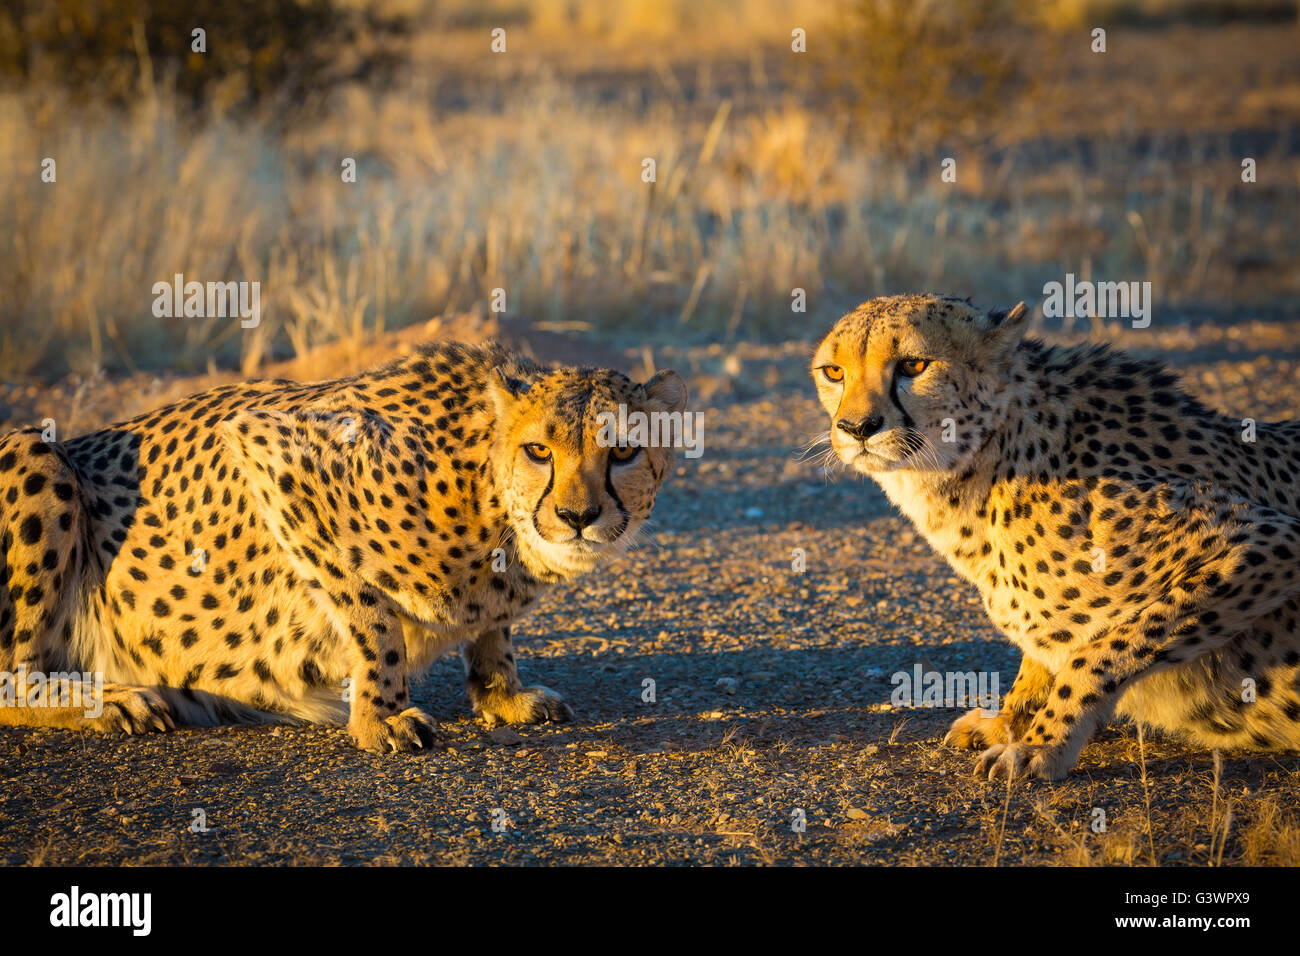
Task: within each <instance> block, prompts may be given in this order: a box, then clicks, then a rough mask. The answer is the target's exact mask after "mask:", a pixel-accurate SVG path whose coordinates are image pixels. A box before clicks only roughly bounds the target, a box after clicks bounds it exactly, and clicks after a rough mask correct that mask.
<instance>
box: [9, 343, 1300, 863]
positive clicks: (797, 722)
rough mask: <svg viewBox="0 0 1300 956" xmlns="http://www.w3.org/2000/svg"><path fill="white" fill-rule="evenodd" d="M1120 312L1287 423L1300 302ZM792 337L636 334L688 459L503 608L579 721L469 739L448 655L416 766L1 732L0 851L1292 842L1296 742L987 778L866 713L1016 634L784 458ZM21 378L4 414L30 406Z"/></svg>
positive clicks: (440, 667) (895, 526) (924, 734)
mask: <svg viewBox="0 0 1300 956" xmlns="http://www.w3.org/2000/svg"><path fill="white" fill-rule="evenodd" d="M1243 329H1245V330H1246V331H1245V332H1244V333H1242V330H1243ZM1252 329H1253V331H1251V330H1252ZM1237 333H1242V334H1237ZM1138 334H1139V333H1128V337H1127V338H1126V337H1125V336H1120V341H1121V342H1122V343H1123V344H1127V345H1130V346H1133V347H1136V348H1140V349H1141V350H1142V351H1144V352H1146V353H1148V354H1164V355H1165V356H1166V357H1168V358H1170V359H1171V360H1172V361H1173V362H1174V363H1175V364H1176V365H1178V366H1179V368H1180V369H1181V371H1182V372H1183V373H1184V375H1185V376H1186V379H1187V381H1188V382H1189V383H1190V384H1191V386H1192V387H1193V388H1194V389H1195V390H1196V391H1197V392H1198V393H1199V394H1201V395H1202V397H1203V398H1205V399H1206V400H1208V401H1210V402H1212V403H1214V404H1216V405H1218V406H1219V407H1220V408H1223V409H1224V410H1227V411H1231V412H1232V413H1233V414H1241V415H1243V416H1251V417H1255V418H1260V419H1268V418H1279V417H1297V416H1300V380H1298V379H1300V375H1298V374H1297V367H1298V366H1297V360H1298V358H1300V352H1298V351H1297V343H1300V323H1294V322H1293V323H1287V322H1281V323H1267V324H1262V323H1261V324H1258V325H1256V326H1251V325H1249V324H1246V325H1241V324H1238V325H1235V326H1232V327H1230V328H1229V329H1226V330H1225V327H1224V326H1223V325H1221V324H1218V323H1215V322H1212V321H1211V322H1206V323H1203V324H1198V325H1196V326H1195V327H1191V328H1185V329H1182V330H1179V331H1176V332H1166V333H1156V332H1154V331H1148V332H1147V333H1143V335H1144V337H1143V338H1140V339H1134V338H1132V337H1133V336H1137V335H1138ZM629 354H630V355H631V356H635V357H636V358H638V359H639V358H640V356H641V352H640V350H637V352H635V353H629ZM808 354H809V345H808V344H807V343H806V342H791V343H786V344H781V345H758V344H753V343H744V344H738V345H734V346H728V347H725V348H723V347H719V346H714V347H707V348H695V349H679V350H673V349H666V348H665V349H661V350H659V351H657V352H656V353H655V354H654V360H655V361H656V363H657V364H658V365H659V366H660V367H664V366H667V365H673V366H675V367H677V368H678V369H679V370H682V371H683V372H684V373H685V374H686V375H687V377H688V380H689V381H690V382H691V385H692V389H693V392H694V393H695V394H696V395H697V396H699V400H698V402H697V405H696V407H698V408H702V410H703V411H704V413H705V419H704V422H705V442H706V445H705V448H706V451H705V454H704V456H703V457H702V458H700V459H696V460H686V459H682V458H679V466H678V468H677V473H676V475H675V476H674V477H673V479H672V481H671V483H670V485H669V486H668V487H667V488H666V489H665V492H664V494H663V496H662V498H661V502H660V505H659V506H658V509H657V512H656V518H655V522H654V542H653V543H650V544H647V545H646V546H644V547H642V548H641V550H639V551H637V552H635V553H634V554H631V555H629V556H628V557H626V558H625V559H624V560H623V561H622V562H621V563H620V564H618V565H617V566H614V567H612V568H610V569H608V570H607V571H606V572H605V573H602V574H600V575H597V576H593V577H590V578H588V579H585V580H583V581H580V582H577V583H575V584H573V585H571V586H568V587H564V588H561V589H558V590H556V591H554V592H553V593H552V594H550V595H549V596H548V597H547V598H546V599H544V600H543V602H542V604H541V606H540V608H539V609H538V611H537V612H536V613H534V614H533V615H532V616H531V617H529V618H527V619H526V620H525V621H524V622H522V624H521V625H520V626H519V627H518V628H517V630H516V637H517V646H518V649H519V654H520V668H521V671H522V674H523V676H524V679H525V680H526V681H528V682H539V683H544V684H547V685H549V686H552V687H555V688H557V689H561V690H562V691H564V692H565V693H566V695H567V696H568V699H569V700H570V702H571V703H572V705H573V707H574V710H575V711H576V713H577V719H576V721H575V722H574V723H572V724H568V725H547V726H540V727H526V728H517V729H499V730H496V731H487V730H486V729H485V728H484V727H483V726H482V725H480V724H478V723H477V722H475V721H474V720H473V719H472V717H471V715H470V713H469V708H468V704H467V702H466V701H465V699H464V696H463V692H462V690H461V686H460V679H461V675H460V664H459V661H458V660H457V659H454V658H448V659H444V660H442V661H440V662H439V663H438V664H437V665H436V666H435V667H434V669H433V671H432V673H431V674H430V675H429V677H428V679H427V680H426V681H424V682H423V683H422V684H420V685H418V686H417V687H416V688H415V690H414V697H415V699H416V701H417V702H420V703H422V704H423V705H424V706H425V707H426V709H428V710H429V711H430V712H431V713H432V714H434V715H435V716H436V717H438V718H439V719H441V720H442V721H443V722H444V732H445V744H446V746H445V749H439V750H437V751H436V752H433V753H431V754H429V755H427V756H421V757H409V756H386V757H379V756H374V755H370V754H366V753H361V752H358V751H356V750H355V749H353V748H352V746H351V744H350V743H349V741H348V739H347V737H346V735H345V733H344V732H342V731H340V730H329V729H322V728H288V727H285V728H266V727H262V728H243V727H223V728H217V729H203V730H180V731H178V732H176V733H173V734H168V735H165V736H149V737H143V738H121V737H104V736H94V735H79V734H71V733H67V732H61V731H32V730H24V729H6V730H0V862H3V863H8V864H24V863H29V864H30V863H40V864H148V863H163V864H189V863H216V864H232V863H233V864H272V863H293V864H358V863H440V864H476V865H477V864H502V863H505V864H518V863H524V864H529V863H531V864H539V863H546V864H552V863H602V864H633V865H636V864H759V863H781V864H897V863H915V864H980V865H985V864H990V863H1000V864H1001V863H1005V864H1038V863H1107V862H1110V863H1150V862H1152V861H1153V860H1154V861H1156V862H1159V863H1162V864H1175V865H1179V864H1183V865H1186V864H1205V863H1209V862H1213V861H1215V860H1216V858H1218V857H1219V856H1220V854H1221V855H1222V861H1223V862H1225V863H1229V862H1248V863H1287V862H1289V863H1297V862H1300V829H1298V828H1297V811H1298V810H1300V786H1297V784H1298V783H1300V758H1297V755H1295V754H1275V755H1264V756H1259V755H1256V756H1249V755H1234V754H1225V755H1224V756H1223V761H1222V764H1221V768H1220V769H1219V771H1218V773H1217V777H1216V765H1215V760H1214V758H1213V756H1212V755H1211V754H1208V753H1204V752H1199V751H1195V750H1191V749H1188V748H1185V747H1182V746H1180V745H1179V744H1177V743H1176V742H1174V741H1171V740H1167V739H1163V738H1147V739H1146V740H1145V741H1142V742H1140V741H1139V739H1138V735H1137V732H1136V730H1135V728H1133V727H1131V726H1120V725H1116V726H1113V727H1111V728H1110V729H1109V730H1107V731H1105V732H1104V733H1102V734H1101V735H1100V737H1099V738H1098V739H1097V740H1096V741H1095V742H1094V743H1092V744H1090V745H1089V746H1088V748H1087V749H1085V751H1084V754H1083V758H1082V760H1081V763H1080V765H1079V768H1078V769H1077V770H1076V772H1075V773H1074V775H1073V776H1072V777H1071V778H1070V779H1069V780H1068V781H1066V782H1064V783H1062V784H1057V785H1047V784H1043V783H1028V784H1025V785H1024V786H1023V787H1020V788H1018V789H1016V790H1015V791H1014V792H1008V791H1007V790H1006V788H1005V787H1004V786H1002V785H993V784H988V783H984V782H980V781H976V780H975V779H973V777H972V776H971V768H972V764H973V754H972V753H969V752H958V751H953V750H949V749H946V748H944V747H943V746H941V743H940V741H941V739H942V736H943V733H944V732H945V730H946V728H947V725H948V723H949V722H950V721H951V720H952V718H953V717H954V716H955V715H956V713H958V711H955V710H949V709H942V708H934V709H916V710H913V709H901V708H894V707H892V706H891V705H890V703H889V699H890V693H891V690H892V685H891V682H890V675H892V674H893V673H894V672H895V671H908V672H910V671H911V670H912V668H913V667H915V666H916V665H917V664H920V665H921V666H923V667H924V668H925V669H927V670H939V671H967V670H984V671H996V672H997V673H998V674H999V676H1000V686H1001V689H1002V691H1003V692H1004V693H1005V691H1006V690H1007V689H1008V688H1009V687H1010V684H1011V680H1012V678H1013V676H1014V674H1015V669H1016V666H1017V654H1016V652H1015V651H1014V649H1012V648H1011V647H1010V645H1008V644H1007V643H1006V642H1004V641H1002V640H1001V639H1000V638H999V637H998V635H997V634H996V632H995V631H994V630H993V628H992V627H991V626H990V625H989V624H988V622H987V621H986V619H985V617H984V615H983V613H982V611H981V609H980V607H979V602H978V599H977V596H976V594H975V592H974V591H973V589H971V588H970V587H969V586H967V585H965V584H962V583H961V582H959V581H958V580H957V578H956V577H955V576H954V575H953V574H952V573H951V571H950V570H949V568H948V567H947V565H946V564H945V563H944V562H943V561H942V560H941V559H939V558H938V557H936V556H935V555H934V554H933V553H932V552H931V551H930V550H929V548H928V546H927V545H926V544H925V543H924V541H922V540H920V539H919V537H918V536H917V535H916V534H915V533H914V532H913V531H912V529H911V527H910V525H909V524H908V523H907V522H906V521H905V520H903V519H901V518H900V517H899V516H898V515H897V514H896V513H895V512H894V511H893V510H892V508H891V507H890V506H889V504H888V502H887V501H886V500H885V498H884V496H883V495H882V494H881V493H880V491H879V490H878V489H877V488H876V487H875V485H873V484H871V483H869V482H866V481H863V480H861V479H857V478H851V477H847V476H839V477H837V478H832V477H828V476H826V475H825V474H824V473H823V472H822V471H821V470H820V469H819V467H818V466H817V464H816V463H814V462H810V461H803V462H801V461H799V460H798V459H799V457H800V450H801V449H802V448H803V447H804V445H805V444H806V443H807V442H808V440H809V439H810V438H812V437H813V436H814V435H815V434H816V433H817V431H818V430H819V429H820V428H823V427H824V420H823V418H824V416H823V415H822V413H821V412H820V410H819V409H818V408H817V407H816V405H815V403H814V400H813V398H812V395H811V386H810V384H809V382H808V380H807V373H806V371H805V366H806V360H807V356H808ZM73 391H75V389H73V388H72V387H69V389H67V390H65V391H60V390H58V389H55V390H54V391H53V392H50V391H48V390H47V391H45V392H43V393H42V397H41V401H42V402H44V403H45V404H46V405H49V404H50V403H51V402H53V403H54V404H58V403H59V402H62V401H70V400H71V399H70V396H71V394H72V393H73ZM128 391H129V388H128V389H126V391H123V392H119V393H114V394H115V395H116V396H117V397H116V398H115V399H114V402H116V403H117V404H118V405H119V406H121V407H125V406H126V405H127V404H129V401H128V397H127V396H126V392H128ZM33 395H34V392H31V391H29V390H24V389H21V388H18V387H16V386H15V387H12V388H11V389H10V391H9V393H8V395H7V396H2V397H3V402H0V407H6V408H7V409H8V411H9V415H10V417H11V419H12V422H13V423H16V422H19V421H22V420H24V419H25V418H26V417H29V416H30V415H32V414H33V412H34V411H35V410H36V406H35V404H33V403H34V402H35V398H34V397H33ZM51 396H52V397H51ZM112 404H113V403H112V402H110V405H112ZM111 411H112V409H111V408H107V409H100V410H99V411H98V412H97V413H96V414H97V415H100V416H103V415H108V414H109V413H110V412H111ZM87 427H89V426H87ZM795 549H803V553H804V556H805V560H806V568H805V570H804V571H803V573H797V572H795V571H794V570H793V569H792V562H793V560H794V555H795ZM647 680H650V681H653V682H654V684H653V688H654V700H653V701H647V700H646V699H645V696H647V684H646V681H647ZM1144 766H1145V773H1144V771H1143V767H1144ZM198 811H202V814H198ZM1099 814H1101V815H1104V816H1103V817H1101V818H1102V819H1104V820H1105V828H1104V831H1103V832H1094V828H1095V827H1096V824H1097V821H1098V820H1099ZM199 816H202V817H203V818H205V820H206V831H201V828H199V827H198V826H197V825H196V819H197V818H198V817H199ZM800 819H802V820H804V821H806V826H805V827H803V828H800V827H798V826H796V825H795V824H796V821H797V820H800ZM800 829H802V832H800ZM196 831H201V832H196ZM1225 833H1226V838H1225V836H1224V834H1225Z"/></svg>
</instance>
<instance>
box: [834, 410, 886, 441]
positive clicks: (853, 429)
mask: <svg viewBox="0 0 1300 956" xmlns="http://www.w3.org/2000/svg"><path fill="white" fill-rule="evenodd" d="M883 424H885V420H884V418H882V417H881V416H879V415H875V416H871V417H868V418H863V419H860V420H858V421H856V422H849V421H845V420H844V419H842V418H841V419H840V420H839V421H838V422H836V423H835V427H836V428H838V429H839V430H840V431H842V432H844V433H845V434H847V435H851V436H852V437H854V438H856V439H857V440H858V441H862V440H863V439H866V438H870V437H871V436H872V435H874V434H875V433H876V432H878V431H880V426H881V425H883Z"/></svg>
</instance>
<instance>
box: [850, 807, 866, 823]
mask: <svg viewBox="0 0 1300 956" xmlns="http://www.w3.org/2000/svg"><path fill="white" fill-rule="evenodd" d="M847 815H848V818H849V819H850V820H865V819H866V818H867V811H865V810H859V809H858V808H857V807H849V809H848V813H847Z"/></svg>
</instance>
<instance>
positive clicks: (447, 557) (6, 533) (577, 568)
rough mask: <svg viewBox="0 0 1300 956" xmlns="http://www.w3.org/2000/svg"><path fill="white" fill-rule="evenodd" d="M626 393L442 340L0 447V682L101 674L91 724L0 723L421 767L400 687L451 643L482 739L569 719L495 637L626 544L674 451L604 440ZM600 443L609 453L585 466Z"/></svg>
mask: <svg viewBox="0 0 1300 956" xmlns="http://www.w3.org/2000/svg"><path fill="white" fill-rule="evenodd" d="M685 404H686V389H685V386H684V384H683V383H682V380H681V378H680V377H679V376H678V375H677V374H676V373H674V372H671V371H665V372H660V373H659V374H657V375H655V376H654V377H652V378H651V379H650V380H649V381H647V382H644V383H637V382H633V381H632V380H630V379H628V378H627V377H625V376H624V375H622V374H620V373H618V372H614V371H608V370H601V369H593V368H546V367H543V366H541V365H538V364H535V363H533V362H531V361H529V360H527V359H525V358H522V357H521V356H518V355H514V354H512V353H510V352H508V351H507V350H505V349H504V348H502V347H500V346H498V345H495V344H490V345H485V346H465V345H460V344H455V343H445V344H439V345H434V346H430V347H426V348H424V349H421V350H418V351H417V352H416V353H415V354H413V355H411V356H409V357H407V358H404V359H401V360H399V361H397V362H395V363H393V364H391V365H389V366H387V367H385V368H382V369H378V370H375V371H372V372H369V373H366V374H362V375H358V376H355V377H352V378H344V379H337V380H334V381H327V382H319V383H312V384H298V383H294V382H286V381H275V382H248V383H244V384H239V385H226V386H222V387H219V388H215V389H212V390H211V391H207V392H203V393H201V394H198V395H194V396H191V397H190V398H187V399H184V400H182V401H180V402H177V403H175V404H172V405H169V406H167V407H165V408H161V409H159V410H157V411H155V412H151V413H148V414H145V415H142V416H140V417H138V418H135V419H133V420H131V421H128V422H124V423H122V424H120V425H115V426H112V427H109V428H106V429H104V430H102V431H98V432H94V433H93V434H88V435H83V436H80V437H77V438H74V439H71V440H69V441H67V442H62V443H54V442H46V441H44V440H43V437H42V435H41V433H39V432H37V431H34V430H24V431H18V432H13V433H10V434H9V435H7V436H5V437H4V438H3V439H0V497H3V501H4V503H3V504H2V505H0V552H2V553H3V556H4V562H3V565H2V566H0V673H12V672H14V671H15V670H18V669H25V671H24V672H33V673H35V672H42V673H44V672H54V671H57V672H60V673H74V674H94V675H100V676H102V678H103V680H104V682H105V683H104V685H103V688H102V698H103V699H102V703H103V707H102V708H101V710H100V712H99V713H97V714H91V713H90V712H89V711H87V710H84V709H77V708H74V707H69V706H59V705H62V704H63V703H66V701H64V700H62V699H60V700H49V701H40V702H38V703H43V704H45V706H25V707H7V706H0V724H9V725H45V726H52V727H65V728H74V729H75V728H81V729H91V730H101V731H111V732H127V733H144V732H150V731H160V730H167V729H170V728H171V727H172V726H173V725H174V723H175V722H186V723H192V724H213V723H217V722H219V721H223V720H228V721H243V722H266V721H281V720H290V721H300V722H324V723H334V724H341V723H343V722H344V721H346V723H347V727H348V730H349V731H350V733H351V735H352V737H353V739H354V740H355V741H356V743H357V744H358V746H360V747H362V748H364V749H366V750H371V751H405V752H410V751H422V750H427V749H428V748H429V747H431V746H433V745H434V743H435V741H436V730H437V728H436V724H435V722H434V721H433V719H432V718H430V717H429V715H427V714H426V713H424V711H422V710H420V709H419V708H418V707H416V706H413V705H412V702H411V699H410V694H409V689H408V685H409V681H410V679H411V678H412V676H414V675H416V674H418V673H420V672H421V671H423V670H424V669H426V668H427V667H428V666H429V664H430V663H431V662H432V661H433V660H434V659H435V658H436V657H437V656H438V655H439V654H440V653H442V652H443V651H445V650H448V649H450V648H452V647H455V646H460V647H461V648H462V653H463V657H464V662H465V671H466V688H467V691H468V694H469V697H470V701H471V704H472V705H473V708H474V711H475V712H476V713H477V714H478V715H479V716H480V717H482V719H483V720H485V721H486V722H487V723H488V724H489V725H492V724H495V723H501V722H507V723H534V722H540V721H548V720H569V719H571V718H572V716H573V712H572V710H571V709H570V707H569V705H568V704H567V703H566V702H565V701H564V699H563V697H562V696H561V695H560V694H558V693H557V692H555V691H553V690H550V689H548V688H545V687H525V686H523V685H522V683H521V682H520V679H519V675H518V671H517V668H516V665H515V654H514V648H513V645H512V643H511V638H510V627H511V624H512V623H513V622H514V621H515V620H517V619H518V618H519V617H520V616H521V615H522V614H523V613H525V612H526V610H527V609H528V608H529V606H530V605H532V604H533V602H535V601H536V600H537V598H538V597H539V596H540V595H541V594H542V593H543V592H544V591H545V590H546V589H547V588H548V587H550V586H552V585H553V584H555V583H557V582H560V581H564V580H567V579H570V578H572V577H573V576H575V575H578V574H582V573H586V572H588V571H591V570H593V569H594V568H595V567H596V566H597V565H598V564H600V563H601V562H602V561H607V560H608V559H610V558H612V557H614V556H616V555H618V554H619V553H621V552H622V551H624V550H626V549H627V548H628V547H629V545H630V544H631V543H632V542H633V541H634V540H635V539H636V537H637V535H638V532H639V530H640V529H641V527H642V526H643V524H644V522H645V521H646V519H647V517H648V516H649V514H650V512H651V509H652V508H653V506H654V502H655V498H656V496H657V494H658V491H659V488H660V486H661V485H662V484H663V481H664V479H665V478H666V477H667V475H668V473H669V471H670V470H671V467H672V461H673V454H674V452H673V449H671V448H665V447H637V446H636V445H629V444H627V442H626V438H625V437H620V438H619V440H618V442H613V443H612V442H609V441H608V436H605V438H604V439H602V429H601V428H600V421H601V416H602V413H608V414H611V415H612V414H615V413H616V410H617V409H618V407H619V406H620V405H626V406H627V407H628V408H629V409H632V410H637V411H643V412H645V413H647V414H655V413H658V412H666V413H670V414H671V413H675V412H681V411H682V410H683V409H684V407H685ZM602 444H608V445H610V447H602Z"/></svg>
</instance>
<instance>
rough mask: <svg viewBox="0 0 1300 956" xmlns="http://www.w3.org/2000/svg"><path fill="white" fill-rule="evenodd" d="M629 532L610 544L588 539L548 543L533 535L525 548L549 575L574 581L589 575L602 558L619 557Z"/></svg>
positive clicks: (539, 536) (625, 532) (628, 530)
mask: <svg viewBox="0 0 1300 956" xmlns="http://www.w3.org/2000/svg"><path fill="white" fill-rule="evenodd" d="M631 532H632V529H631V528H630V527H629V528H628V529H627V530H625V531H624V532H623V533H622V534H621V535H619V536H618V537H617V538H615V539H614V540H613V541H609V542H599V541H592V540H591V539H590V538H583V539H582V540H581V541H558V542H557V541H547V540H546V539H545V538H543V537H542V536H541V535H538V534H536V533H535V532H534V533H532V534H530V535H528V538H529V541H528V545H529V549H530V550H531V551H532V552H533V554H534V555H535V556H536V558H537V559H538V560H540V561H541V562H542V563H543V564H544V565H545V566H546V567H547V568H549V569H550V570H551V571H553V572H554V573H556V574H562V575H564V576H566V577H574V576H577V575H580V574H586V573H587V572H588V571H591V570H592V569H594V568H595V567H596V565H597V564H599V563H600V561H601V560H602V559H603V558H605V557H607V556H610V555H616V554H620V553H621V552H622V551H623V549H624V548H625V547H626V546H627V545H626V542H627V541H628V540H629V535H630V534H631Z"/></svg>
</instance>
